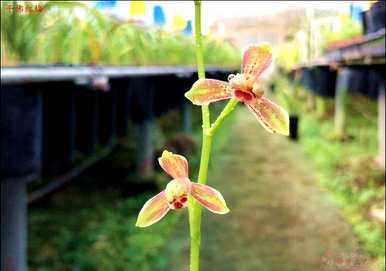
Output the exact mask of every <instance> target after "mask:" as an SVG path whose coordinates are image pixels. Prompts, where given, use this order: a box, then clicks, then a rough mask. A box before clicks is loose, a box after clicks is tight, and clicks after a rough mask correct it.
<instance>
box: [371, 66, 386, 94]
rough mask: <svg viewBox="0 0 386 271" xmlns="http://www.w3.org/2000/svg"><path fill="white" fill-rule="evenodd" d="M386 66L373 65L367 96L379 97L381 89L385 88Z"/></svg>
mask: <svg viewBox="0 0 386 271" xmlns="http://www.w3.org/2000/svg"><path fill="white" fill-rule="evenodd" d="M384 69H385V67H384V66H383V65H378V66H373V67H372V68H371V69H370V70H369V71H368V74H369V81H368V83H369V86H368V93H367V96H368V97H369V98H371V99H377V98H378V95H379V93H380V91H382V89H383V90H384V89H385V75H384V73H385V70H384Z"/></svg>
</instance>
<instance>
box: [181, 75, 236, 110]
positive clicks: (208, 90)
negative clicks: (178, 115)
mask: <svg viewBox="0 0 386 271" xmlns="http://www.w3.org/2000/svg"><path fill="white" fill-rule="evenodd" d="M185 97H186V98H188V99H189V100H190V101H191V102H192V103H193V104H195V105H204V104H209V103H211V102H215V101H220V100H224V99H229V98H231V97H232V91H231V88H230V87H229V84H228V83H227V82H224V81H220V80H215V79H199V80H197V81H196V82H195V83H194V84H193V86H192V88H191V89H190V90H189V91H188V92H186V93H185Z"/></svg>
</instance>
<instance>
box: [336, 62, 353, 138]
mask: <svg viewBox="0 0 386 271" xmlns="http://www.w3.org/2000/svg"><path fill="white" fill-rule="evenodd" d="M349 77H350V69H348V68H340V69H339V70H338V78H337V81H336V97H335V135H336V136H337V137H338V138H343V136H344V133H345V131H344V130H345V122H346V106H347V92H348V86H349Z"/></svg>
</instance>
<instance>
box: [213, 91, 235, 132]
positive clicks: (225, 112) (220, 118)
mask: <svg viewBox="0 0 386 271" xmlns="http://www.w3.org/2000/svg"><path fill="white" fill-rule="evenodd" d="M238 102H239V101H238V100H236V99H235V98H232V99H230V100H229V102H228V103H227V105H226V106H225V107H224V109H223V110H222V111H221V113H220V115H218V117H217V119H216V121H215V122H214V123H213V124H212V126H211V127H210V129H209V132H208V135H210V136H213V135H214V134H215V133H216V131H217V129H218V128H219V127H220V126H221V124H222V123H223V122H224V120H225V118H226V117H227V116H228V115H229V114H230V113H231V112H232V111H233V109H235V107H236V105H237V104H238Z"/></svg>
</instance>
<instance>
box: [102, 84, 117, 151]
mask: <svg viewBox="0 0 386 271" xmlns="http://www.w3.org/2000/svg"><path fill="white" fill-rule="evenodd" d="M115 94H116V93H115V91H112V90H110V91H107V92H98V113H99V114H98V121H99V123H98V143H100V144H103V145H111V144H112V143H113V139H114V136H115V131H116V128H115V127H116V126H115V124H116V114H115V113H116V95H115Z"/></svg>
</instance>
